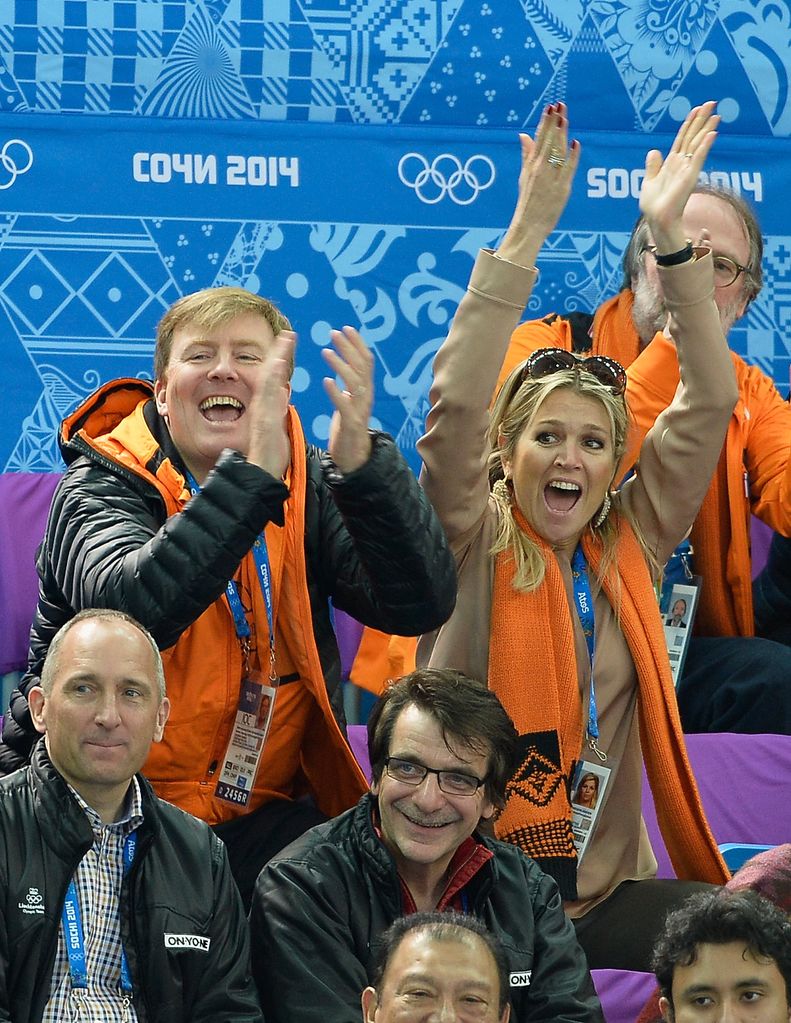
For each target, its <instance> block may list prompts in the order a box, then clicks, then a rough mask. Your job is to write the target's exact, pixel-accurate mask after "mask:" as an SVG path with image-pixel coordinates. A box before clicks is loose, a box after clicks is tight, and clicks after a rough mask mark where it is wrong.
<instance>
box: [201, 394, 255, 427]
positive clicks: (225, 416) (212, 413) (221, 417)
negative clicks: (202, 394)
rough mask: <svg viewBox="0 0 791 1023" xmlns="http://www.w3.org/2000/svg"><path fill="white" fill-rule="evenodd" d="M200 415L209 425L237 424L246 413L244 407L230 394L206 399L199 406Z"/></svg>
mask: <svg viewBox="0 0 791 1023" xmlns="http://www.w3.org/2000/svg"><path fill="white" fill-rule="evenodd" d="M198 408H199V410H200V414H201V415H202V416H203V418H204V419H205V420H206V421H207V422H209V423H235V422H236V420H237V419H239V418H241V415H242V413H243V412H244V405H243V404H242V403H241V402H240V401H239V399H238V398H232V397H231V396H230V395H229V394H217V395H214V396H213V397H211V398H206V399H205V400H204V401H202V402H201V403H200V405H199V406H198Z"/></svg>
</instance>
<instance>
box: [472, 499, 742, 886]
mask: <svg viewBox="0 0 791 1023" xmlns="http://www.w3.org/2000/svg"><path fill="white" fill-rule="evenodd" d="M514 517H515V519H516V521H517V524H518V525H519V526H520V528H521V529H522V530H523V531H524V532H525V533H527V534H528V536H530V538H531V539H532V540H533V541H534V542H535V543H536V544H537V545H538V547H539V549H540V551H541V554H542V556H543V558H544V562H545V564H546V576H545V578H544V581H543V582H542V584H541V585H540V586H539V587H538V589H536V590H533V591H532V592H531V593H524V592H521V591H517V590H515V589H514V586H513V576H514V560H513V556H512V555H511V553H510V552H504V553H501V554H499V555H498V556H497V558H496V562H495V571H494V589H493V593H492V617H491V635H490V646H489V686H490V688H491V689H493V690H494V692H495V693H497V695H498V697H499V698H500V700H501V702H502V703H503V706H504V707H505V709H506V710H507V711H508V713H509V714H510V715H511V717H512V718H513V721H514V724H515V725H516V728H517V731H518V732H519V734H520V742H521V756H522V763H521V766H520V767H519V768H518V770H517V772H516V774H515V775H514V777H513V778H512V780H511V781H510V783H509V784H508V787H507V790H506V800H507V801H506V806H505V809H504V811H503V813H502V814H501V815H500V817H499V819H498V821H497V835H498V838H501V839H504V840H505V841H509V842H513V843H514V844H515V845H518V846H520V847H521V848H522V849H524V850H525V852H527V853H528V854H529V855H530V856H532V857H533V858H534V859H536V860H537V861H538V863H539V864H540V865H541V867H542V868H543V869H544V870H545V871H546V872H547V873H549V874H552V876H553V877H554V878H555V879H556V880H557V882H558V885H559V887H560V891H561V894H562V896H563V898H564V899H568V900H574V899H576V897H577V892H576V852H575V849H574V843H573V839H572V832H571V807H570V803H569V788H570V784H571V776H572V774H573V770H574V763H575V761H576V759H577V757H578V756H579V752H580V748H581V744H582V738H583V724H582V706H581V700H580V694H579V687H578V683H577V665H576V657H575V652H574V633H573V627H572V619H571V617H570V614H569V608H568V601H567V599H566V591H565V587H564V585H563V578H562V575H561V572H560V567H559V565H558V562H557V558H556V556H555V554H554V552H553V550H552V548H551V547H550V546H549V545H548V544H547V543H546V542H545V541H544V540H543V539H542V538H541V537H539V536H537V535H536V533H534V531H533V530H532V529H531V528H530V526H529V525H528V524H527V522H526V521H525V520H524V518H523V517H522V515H521V513H520V512H519V511H518V509H515V510H514ZM619 526H620V534H619V541H618V562H617V563H618V573H619V575H620V580H621V587H620V600H621V605H620V606H621V627H622V629H623V632H624V636H625V638H626V641H627V644H628V646H629V650H630V652H631V654H632V657H633V659H634V664H635V668H636V670H637V678H638V684H639V690H640V692H639V699H638V713H639V723H640V740H641V743H642V749H643V757H644V759H645V764H646V768H647V771H648V778H649V781H650V783H651V790H652V792H653V794H654V801H655V803H656V808H657V818H658V820H659V825H660V828H661V829H662V835H663V837H664V839H665V844H666V846H667V849H668V852H669V854H670V858H671V861H672V863H673V866H674V868H675V870H676V874H677V876H678V877H680V878H683V879H695V880H700V881H709V882H712V883H714V884H723V883H724V882H725V881H726V880H727V879H728V877H729V874H728V871H727V868H726V866H725V863H724V862H723V860H722V857H721V856H720V854H719V851H718V849H717V845H716V842H715V841H714V837H713V836H712V834H711V831H710V829H709V826H708V823H707V821H706V817H705V814H704V812H703V807H702V806H701V803H700V797H699V795H698V790H697V786H696V784H695V779H694V776H693V774H692V769H691V768H690V765H689V761H688V759H687V754H686V748H685V746H684V737H683V734H682V731H681V723H680V721H679V717H678V707H677V705H676V696H675V690H674V689H673V682H672V679H671V675H670V666H669V663H668V659H667V649H666V646H665V638H664V633H663V630H662V622H661V619H660V616H659V610H658V608H657V603H656V597H655V595H654V589H653V585H652V583H651V577H650V575H649V572H648V567H647V565H646V562H645V557H644V555H643V552H642V550H641V549H640V546H639V544H638V542H637V538H636V537H635V535H634V532H633V531H632V528H631V526H629V524H628V523H627V522H626V520H625V519H620V520H619ZM582 548H583V551H584V553H585V557H586V558H587V560H588V564H589V565H590V568H591V571H592V573H593V574H594V575H598V570H599V566H600V564H601V560H602V547H601V544H600V542H599V539H598V537H595V536H594V535H593V534H592V533H590V532H586V534H585V535H584V536H583V539H582ZM615 582H616V580H615V577H614V573H610V574H609V575H608V577H607V578H606V579H605V580H604V581H603V583H602V587H603V589H604V592H605V593H606V595H607V597H608V599H609V601H610V603H611V604H614V602H615V592H614V591H615ZM515 650H519V651H520V656H519V657H514V656H513V652H514V651H515ZM526 694H529V697H527V696H526Z"/></svg>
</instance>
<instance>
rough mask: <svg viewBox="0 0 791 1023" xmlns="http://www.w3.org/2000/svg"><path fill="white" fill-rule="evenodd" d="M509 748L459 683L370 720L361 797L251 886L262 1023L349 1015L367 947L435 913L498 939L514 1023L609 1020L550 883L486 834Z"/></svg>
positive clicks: (441, 678) (483, 703)
mask: <svg viewBox="0 0 791 1023" xmlns="http://www.w3.org/2000/svg"><path fill="white" fill-rule="evenodd" d="M516 744H517V735H516V730H515V729H514V726H513V723H512V721H511V719H510V718H509V717H508V715H507V714H506V712H505V710H504V709H503V707H502V704H501V703H500V701H499V700H498V699H497V697H496V696H495V694H494V693H492V692H490V691H489V690H488V689H486V687H485V686H483V685H482V684H481V683H479V682H474V681H473V680H471V679H469V678H467V677H466V676H464V675H462V674H461V673H460V672H457V671H453V670H451V669H437V668H427V669H420V670H418V671H415V672H413V673H412V674H410V675H407V676H405V677H404V678H402V679H399V680H398V681H396V682H394V683H392V684H391V685H390V687H389V688H388V689H387V690H386V691H385V693H384V694H383V696H382V697H381V698H380V700H379V702H378V703H377V705H376V706H375V707H374V710H373V712H372V714H371V717H370V719H369V722H368V752H369V755H370V759H371V768H372V775H373V781H372V784H371V791H370V793H368V794H367V795H365V796H363V798H362V799H361V800H360V802H359V803H358V804H357V806H356V807H354V808H353V809H351V810H348V811H347V812H346V813H344V814H341V816H340V817H337V818H336V819H335V820H332V821H329V822H328V823H326V824H320V825H318V826H317V827H315V828H312V829H311V830H310V831H308V832H307V833H306V834H305V835H303V836H302V837H301V838H300V839H298V840H297V841H296V842H293V843H292V844H291V845H290V846H289V847H287V848H286V849H284V850H283V851H282V853H280V854H279V855H277V856H276V857H275V858H274V859H273V860H272V861H270V863H269V864H268V865H267V866H266V867H265V868H264V869H263V870H262V871H261V874H260V876H259V878H258V882H257V884H256V889H255V892H254V895H253V905H252V910H251V916H250V928H251V944H252V952H253V975H254V977H255V980H256V983H257V984H258V990H259V994H260V997H261V1000H262V1006H263V1009H264V1014H265V1016H266V1019H267V1023H292V1021H293V1020H295V1019H299V1020H300V1023H349V1021H350V1020H352V1019H355V1018H358V1014H359V1001H360V992H361V991H362V989H363V988H364V987H365V986H366V985H367V984H369V983H370V982H371V980H372V978H373V976H374V972H373V970H374V967H373V961H372V954H371V948H372V946H373V945H375V943H376V940H377V939H378V938H379V937H380V935H381V934H382V933H383V932H384V931H385V930H386V929H387V928H388V927H389V926H390V925H391V924H392V923H393V921H394V920H396V919H397V918H398V917H400V916H403V915H405V914H407V915H408V914H411V913H415V912H430V911H437V912H440V913H445V912H451V911H456V912H463V913H470V914H472V915H474V916H475V917H477V918H479V919H480V920H481V922H482V923H483V924H484V925H485V926H486V927H487V928H488V929H489V930H490V931H491V932H492V933H493V934H494V935H495V937H496V938H498V939H499V940H500V941H502V943H503V945H504V946H505V948H506V955H507V958H508V970H509V991H508V997H509V998H510V1001H511V1005H512V1009H511V1020H512V1023H588V1021H590V1023H593V1021H596V1023H602V1021H603V1017H602V1013H601V1007H600V1005H599V1001H598V999H597V997H596V995H595V993H594V990H593V984H592V981H591V978H590V973H589V971H588V968H587V964H586V962H585V957H584V954H583V952H582V950H581V948H580V946H579V944H578V942H577V938H576V935H575V933H574V928H573V926H572V924H571V923H570V922H569V921H568V920H567V919H566V916H565V914H564V912H563V904H562V902H561V899H560V895H559V892H558V889H557V885H556V884H555V882H554V880H553V879H552V878H551V877H549V876H548V875H546V874H544V873H543V872H542V871H541V870H540V868H539V867H538V866H537V865H536V864H535V863H534V862H533V860H531V859H530V858H529V857H528V856H526V855H525V854H524V853H523V852H522V851H521V850H520V849H518V848H517V847H516V846H514V845H508V844H506V843H504V842H498V841H496V840H495V839H493V838H491V837H488V834H487V832H489V833H490V831H491V829H490V823H491V820H492V818H493V816H494V814H495V813H496V811H497V809H498V808H499V807H502V806H503V805H504V802H505V786H506V784H507V782H508V780H509V778H510V777H511V775H512V774H513V771H514V768H515V763H514V761H515V758H516ZM451 919H452V918H451Z"/></svg>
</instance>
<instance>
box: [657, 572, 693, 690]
mask: <svg viewBox="0 0 791 1023" xmlns="http://www.w3.org/2000/svg"><path fill="white" fill-rule="evenodd" d="M702 582H703V580H702V579H701V577H700V576H699V575H694V576H692V577H691V578H689V579H686V580H685V581H684V582H683V583H673V585H672V587H670V588H669V589H668V590H667V592H665V591H663V593H662V603H661V604H660V608H659V610H660V612H661V615H662V624H663V626H664V630H665V642H666V643H667V656H668V659H669V660H670V671H671V673H672V675H673V685H674V686H675V687H676V688H678V680H679V678H680V677H681V672H682V670H683V668H684V660H685V659H686V656H687V650H688V648H689V641H690V639H691V637H692V626H693V624H694V622H695V613H696V611H697V609H698V599H699V597H700V588H701V584H702Z"/></svg>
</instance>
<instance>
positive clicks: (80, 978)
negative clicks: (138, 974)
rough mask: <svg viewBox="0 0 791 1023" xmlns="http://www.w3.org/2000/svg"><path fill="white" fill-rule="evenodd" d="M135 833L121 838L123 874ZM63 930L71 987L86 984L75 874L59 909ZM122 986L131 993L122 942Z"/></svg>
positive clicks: (130, 859) (129, 862)
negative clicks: (61, 909)
mask: <svg viewBox="0 0 791 1023" xmlns="http://www.w3.org/2000/svg"><path fill="white" fill-rule="evenodd" d="M136 846H137V835H136V834H135V832H134V831H131V832H130V833H129V834H128V835H127V836H126V841H125V842H124V853H123V857H124V877H126V875H127V874H128V873H129V869H130V867H131V866H132V863H133V862H134V858H135V847H136ZM61 919H62V920H63V931H64V934H65V936H66V952H67V954H68V957H69V974H70V975H71V986H72V987H73V988H87V987H88V964H87V963H86V961H85V936H84V932H83V929H82V913H81V912H80V900H79V898H78V896H77V885H76V883H75V881H74V878H72V879H71V881H69V887H68V888H67V889H66V898H65V901H64V903H63V911H62V913H61ZM121 990H122V991H123V992H124V994H127V995H131V993H132V975H131V974H130V972H129V963H128V962H127V958H126V952H125V951H124V946H123V945H121Z"/></svg>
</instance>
